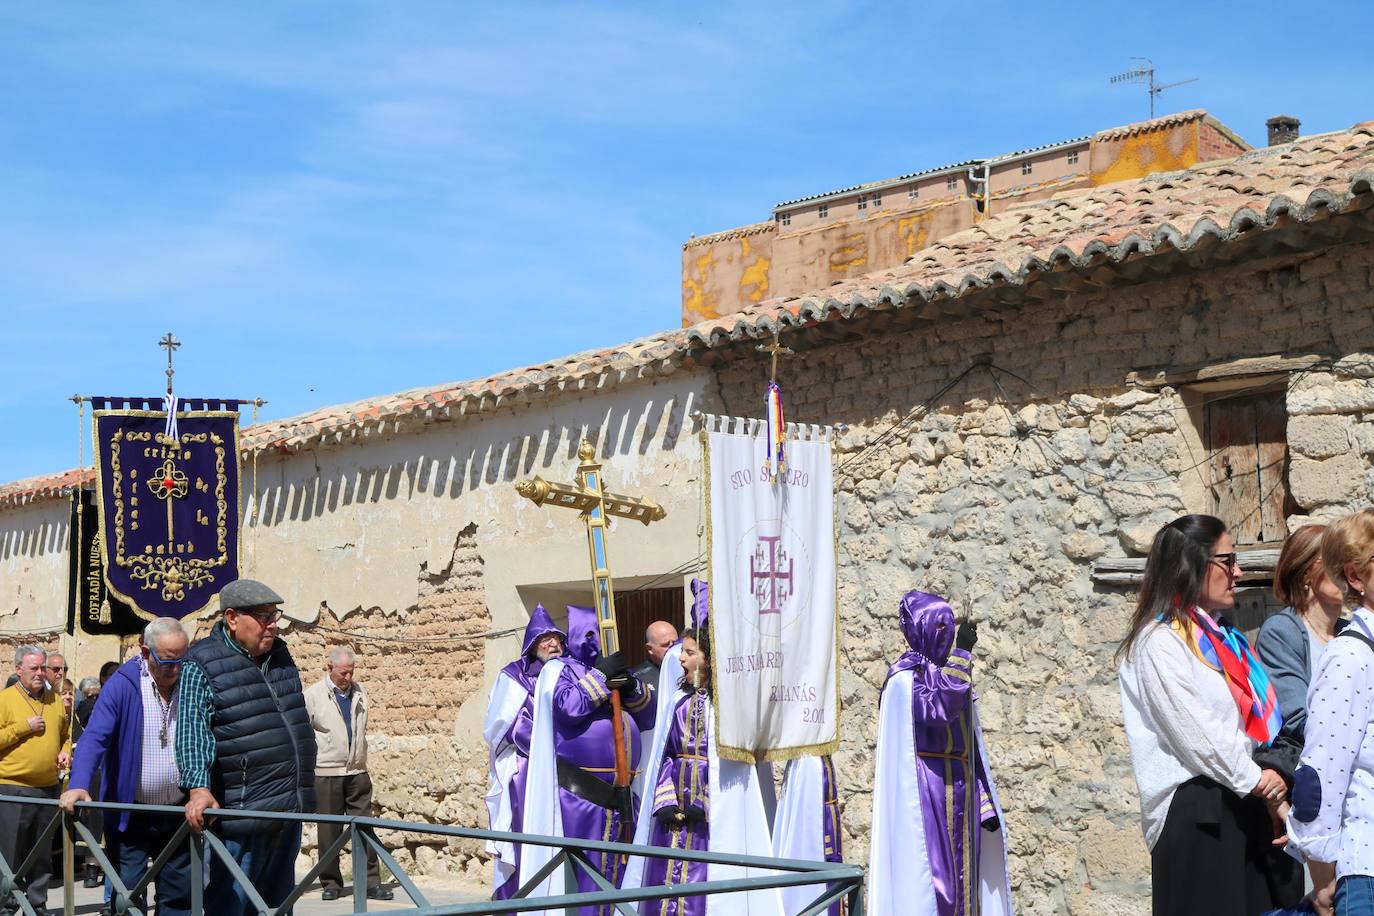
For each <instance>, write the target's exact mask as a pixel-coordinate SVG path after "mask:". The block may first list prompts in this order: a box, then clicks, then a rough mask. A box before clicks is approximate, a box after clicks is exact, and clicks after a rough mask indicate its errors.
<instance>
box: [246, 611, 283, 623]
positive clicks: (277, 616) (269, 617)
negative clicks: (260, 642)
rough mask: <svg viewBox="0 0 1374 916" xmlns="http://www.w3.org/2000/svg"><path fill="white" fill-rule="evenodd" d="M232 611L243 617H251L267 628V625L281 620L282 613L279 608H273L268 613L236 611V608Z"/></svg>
mask: <svg viewBox="0 0 1374 916" xmlns="http://www.w3.org/2000/svg"><path fill="white" fill-rule="evenodd" d="M234 610H235V611H237V612H238V613H240V614H242V615H244V616H245V617H252V618H253V619H254V620H256V621H257V622H258V623H259V624H261V625H262V626H268V625H269V624H273V623H276V622H277V621H278V620H281V618H282V613H283V611H282V610H281V609H280V608H273V609H272V610H268V611H240V610H238V608H234Z"/></svg>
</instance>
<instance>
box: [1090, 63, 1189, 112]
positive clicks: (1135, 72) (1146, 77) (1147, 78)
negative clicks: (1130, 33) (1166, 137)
mask: <svg viewBox="0 0 1374 916" xmlns="http://www.w3.org/2000/svg"><path fill="white" fill-rule="evenodd" d="M1109 82H1111V83H1113V84H1116V83H1144V84H1145V85H1146V86H1148V87H1149V90H1148V91H1149V94H1150V119H1151V120H1154V116H1155V97H1156V96H1158V95H1159V94H1160V93H1161V92H1163V91H1164V90H1165V89H1172V88H1174V87H1175V86H1182V85H1185V84H1187V83H1196V82H1197V77H1192V78H1191V79H1186V80H1179V81H1178V82H1176V83H1164V84H1162V85H1161V84H1160V83H1156V82H1155V65H1154V61H1152V60H1150V59H1149V58H1148V57H1132V58H1131V69H1129V70H1127V71H1126V72H1125V73H1118V74H1117V75H1116V76H1114V77H1112V78H1111V80H1109Z"/></svg>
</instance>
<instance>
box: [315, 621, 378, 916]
mask: <svg viewBox="0 0 1374 916" xmlns="http://www.w3.org/2000/svg"><path fill="white" fill-rule="evenodd" d="M356 664H357V658H356V657H355V656H354V654H353V650H352V649H349V648H347V647H346V646H337V647H335V648H333V649H330V650H329V660H328V662H327V663H326V672H325V676H324V679H323V680H321V681H320V682H319V683H318V684H313V685H311V686H310V687H308V688H306V690H305V708H306V710H307V711H308V712H309V713H310V724H311V726H312V727H313V728H314V729H315V744H316V747H317V749H318V750H317V752H316V755H315V798H316V809H317V810H318V811H319V813H320V814H348V815H353V816H355V817H371V816H372V779H371V777H369V776H368V775H367V708H368V700H367V692H366V691H364V690H363V686H362V685H361V684H358V683H355V682H354V680H353V668H354V666H355V665H356ZM340 832H342V827H341V826H340V825H338V824H320V834H319V850H320V852H321V853H323V852H324V851H325V850H327V849H328V848H329V847H330V846H332V845H333V844H334V841H335V840H337V839H338V838H339V834H340ZM356 849H357V846H356V845H355V846H354V850H355V851H356ZM320 884H321V886H322V887H323V892H322V893H321V894H320V896H321V898H322V899H324V900H337V899H338V898H339V896H340V895H341V894H342V893H343V876H342V875H341V874H340V872H339V857H338V855H337V854H336V855H334V856H332V857H331V858H330V860H329V861H327V862H325V863H324V868H323V869H322V870H321V871H320ZM357 892H358V889H357V888H354V889H353V893H355V894H356V893H357ZM367 896H368V898H369V899H372V900H390V899H391V898H392V896H393V895H392V892H391V890H390V889H389V888H385V887H382V882H381V873H380V871H379V869H378V867H377V853H376V852H375V851H374V850H373V849H372V847H370V846H369V847H368V848H367Z"/></svg>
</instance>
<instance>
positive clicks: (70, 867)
mask: <svg viewBox="0 0 1374 916" xmlns="http://www.w3.org/2000/svg"><path fill="white" fill-rule="evenodd" d="M58 816H59V817H61V818H62V914H63V916H76V863H75V859H76V846H75V844H74V843H73V842H72V832H71V830H70V829H69V825H68V824H67V818H68V817H69V815H67V814H66V813H65V812H60V811H59V812H58Z"/></svg>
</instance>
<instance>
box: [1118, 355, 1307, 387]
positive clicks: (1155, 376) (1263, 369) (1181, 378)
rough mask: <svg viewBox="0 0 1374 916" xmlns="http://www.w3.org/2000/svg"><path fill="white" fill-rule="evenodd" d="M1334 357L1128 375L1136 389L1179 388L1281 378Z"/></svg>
mask: <svg viewBox="0 0 1374 916" xmlns="http://www.w3.org/2000/svg"><path fill="white" fill-rule="evenodd" d="M1330 358H1331V357H1330V356H1329V355H1328V354H1324V353H1305V354H1302V355H1300V356H1284V355H1279V354H1275V355H1273V356H1255V357H1247V358H1245V359H1233V360H1228V361H1227V362H1224V363H1206V364H1201V365H1192V366H1166V367H1161V368H1159V369H1154V370H1149V369H1142V370H1140V371H1137V372H1128V373H1126V384H1127V385H1129V386H1131V387H1134V388H1145V389H1158V388H1165V387H1168V388H1176V387H1178V386H1179V385H1193V384H1197V383H1199V382H1207V381H1217V380H1221V379H1239V378H1247V377H1253V376H1264V375H1280V374H1283V373H1286V372H1302V371H1304V370H1306V369H1311V368H1312V367H1313V366H1316V365H1318V364H1320V363H1322V362H1325V361H1326V360H1329V359H1330Z"/></svg>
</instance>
